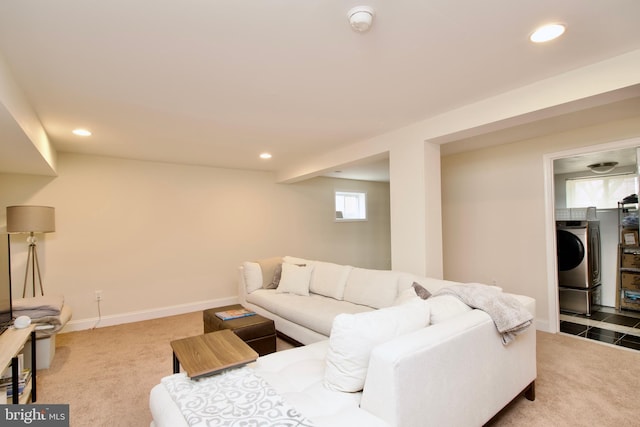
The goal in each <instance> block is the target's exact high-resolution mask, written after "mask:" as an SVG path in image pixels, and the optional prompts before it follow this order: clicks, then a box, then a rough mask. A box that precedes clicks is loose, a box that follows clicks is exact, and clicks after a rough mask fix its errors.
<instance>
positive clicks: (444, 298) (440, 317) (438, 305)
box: [424, 295, 472, 325]
mask: <svg viewBox="0 0 640 427" xmlns="http://www.w3.org/2000/svg"><path fill="white" fill-rule="evenodd" d="M424 303H425V304H426V305H427V306H428V307H429V311H430V312H431V324H432V325H435V324H436V323H440V322H444V321H445V320H447V319H451V318H452V317H455V316H458V315H460V314H462V313H466V312H467V311H471V310H472V308H471V307H469V306H468V305H467V304H465V303H463V302H462V301H460V300H459V299H458V298H456V297H454V296H453V295H438V296H435V297H431V298H429V299H428V300H426V301H425V302H424Z"/></svg>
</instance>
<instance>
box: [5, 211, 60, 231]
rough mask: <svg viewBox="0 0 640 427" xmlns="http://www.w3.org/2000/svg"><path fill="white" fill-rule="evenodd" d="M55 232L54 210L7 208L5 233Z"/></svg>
mask: <svg viewBox="0 0 640 427" xmlns="http://www.w3.org/2000/svg"><path fill="white" fill-rule="evenodd" d="M52 231H56V221H55V208H52V207H51V206H7V232H9V233H50V232H52Z"/></svg>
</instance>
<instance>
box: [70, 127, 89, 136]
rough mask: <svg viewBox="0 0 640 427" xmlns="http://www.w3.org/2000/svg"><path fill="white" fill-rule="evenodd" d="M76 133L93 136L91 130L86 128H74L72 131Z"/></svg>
mask: <svg viewBox="0 0 640 427" xmlns="http://www.w3.org/2000/svg"><path fill="white" fill-rule="evenodd" d="M71 132H72V133H73V134H74V135H78V136H91V132H89V131H88V130H86V129H74V130H72V131H71Z"/></svg>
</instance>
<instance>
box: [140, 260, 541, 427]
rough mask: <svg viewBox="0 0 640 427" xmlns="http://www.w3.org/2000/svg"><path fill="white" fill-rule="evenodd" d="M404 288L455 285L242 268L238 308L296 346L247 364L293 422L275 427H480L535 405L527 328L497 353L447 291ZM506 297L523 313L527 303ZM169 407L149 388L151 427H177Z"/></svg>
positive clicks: (473, 315)
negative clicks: (265, 320) (520, 406)
mask: <svg viewBox="0 0 640 427" xmlns="http://www.w3.org/2000/svg"><path fill="white" fill-rule="evenodd" d="M279 261H284V263H283V264H282V272H281V275H280V280H279V282H278V280H276V281H275V282H277V283H274V282H273V278H274V276H276V278H277V276H278V274H277V270H278V268H277V267H278V264H279ZM291 266H295V268H294V267H291ZM414 283H416V284H419V285H421V286H422V287H423V288H424V289H426V290H428V291H429V292H430V293H436V294H437V293H438V292H437V291H438V290H439V289H441V288H445V287H451V286H452V285H456V283H455V282H448V281H444V280H438V279H431V278H424V277H416V276H414V275H411V274H407V273H399V272H392V271H377V270H368V269H361V268H355V267H350V266H341V265H337V264H331V263H326V262H321V261H315V260H305V259H301V258H294V257H284V259H271V260H261V261H259V262H245V263H243V266H242V267H241V269H240V302H241V303H242V304H243V305H245V306H246V307H248V308H251V309H253V310H255V311H256V312H258V313H260V314H262V315H263V316H265V317H269V318H271V319H273V320H274V321H275V324H276V329H277V330H278V331H279V332H280V333H283V334H285V335H286V336H287V337H289V338H292V339H294V340H296V341H298V342H300V343H302V344H305V345H304V346H302V347H297V348H294V349H290V350H285V351H281V352H278V353H274V354H270V355H268V356H264V357H260V358H259V359H258V360H257V361H256V362H255V363H253V364H251V365H249V369H250V370H251V372H252V374H255V375H257V376H258V377H259V378H261V379H264V380H266V382H267V383H268V384H269V386H270V387H272V388H273V390H274V393H275V394H276V395H277V396H279V397H281V398H282V399H283V402H286V405H290V406H291V407H292V408H295V410H296V411H298V412H299V413H300V414H302V416H303V417H304V422H300V423H299V424H296V423H291V424H287V423H283V424H282V425H315V426H327V427H341V426H356V425H357V426H360V425H363V426H365V425H366V426H373V427H375V426H398V427H414V426H415V427H418V426H420V427H424V426H465V427H467V426H481V425H483V424H485V423H486V422H487V421H489V420H490V419H491V418H492V417H493V416H494V415H495V414H497V413H498V412H499V411H500V410H501V409H502V408H504V407H505V406H506V405H507V404H508V403H509V402H510V401H511V400H513V399H514V398H516V397H518V396H519V395H520V394H521V393H523V392H524V394H525V396H527V398H529V400H533V399H534V392H535V389H534V381H535V378H536V337H535V328H534V327H533V326H530V327H528V328H526V329H524V330H523V331H520V333H519V334H518V335H517V337H516V338H515V339H514V340H513V341H511V342H509V343H508V345H505V343H504V342H505V341H504V339H503V338H504V337H503V335H502V334H501V333H500V332H499V331H498V330H497V328H496V323H494V320H492V318H491V317H490V316H489V315H488V314H487V313H486V312H484V311H481V310H477V309H471V308H470V307H469V306H467V305H466V304H464V303H462V302H461V301H460V300H458V299H457V298H456V297H453V296H450V295H437V296H432V297H431V298H428V299H426V300H422V299H420V298H419V297H417V296H416V295H415V291H414V288H413V284H414ZM275 285H277V288H275V289H274V288H273V286H275ZM269 288H272V289H269ZM441 292H442V291H441ZM495 292H499V291H495ZM509 298H511V299H512V300H515V301H517V305H518V306H519V308H520V309H521V312H523V313H526V314H527V315H529V316H530V318H532V317H533V314H534V313H535V300H533V299H532V298H529V297H526V296H521V295H510V296H509ZM180 375H182V374H180ZM175 379H176V378H175V376H171V377H167V378H165V379H163V383H164V382H171V381H173V380H175ZM178 380H180V378H178ZM182 380H183V379H182ZM211 381H215V379H214V380H211ZM169 388H171V387H169ZM205 400H206V399H205ZM191 401H193V399H191ZM191 403H192V402H191ZM283 404H284V403H283ZM203 405H204V409H206V405H207V404H206V403H203ZM179 406H180V405H177V404H176V399H175V397H172V395H171V394H170V393H169V391H168V390H167V386H163V384H159V385H157V386H155V387H154V388H153V390H152V392H151V399H150V407H151V412H152V414H153V418H154V422H153V423H152V425H155V426H156V427H162V426H182V425H187V420H186V419H185V413H184V411H181V410H180V407H179ZM191 410H192V408H191ZM243 411H244V412H245V413H246V412H247V411H246V410H245V409H243ZM209 412H211V411H209ZM214 412H215V411H214ZM232 412H233V411H232ZM294 412H295V411H294ZM191 415H192V417H193V414H192V413H191ZM211 416H213V417H215V416H216V415H215V414H214V415H211ZM256 416H257V415H256ZM216 421H220V420H216ZM202 422H203V423H204V422H205V421H204V420H203V421H202ZM238 422H239V423H240V420H238ZM189 423H190V424H191V425H194V424H195V425H197V422H194V419H193V418H192V419H190V420H189ZM216 425H218V424H216ZM220 425H235V424H234V423H233V421H232V422H230V423H229V424H220ZM238 425H240V424H238ZM265 425H269V422H267V423H266V424H265Z"/></svg>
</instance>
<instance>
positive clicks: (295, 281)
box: [276, 262, 313, 296]
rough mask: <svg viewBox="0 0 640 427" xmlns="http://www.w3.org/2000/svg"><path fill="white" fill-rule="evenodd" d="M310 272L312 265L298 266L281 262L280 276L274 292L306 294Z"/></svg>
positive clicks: (307, 292) (307, 293)
mask: <svg viewBox="0 0 640 427" xmlns="http://www.w3.org/2000/svg"><path fill="white" fill-rule="evenodd" d="M312 272H313V266H312V265H305V266H300V265H295V264H289V263H288V262H283V263H282V276H280V284H278V287H277V288H276V292H277V293H291V294H296V295H303V296H308V295H309V283H310V282H311V273H312Z"/></svg>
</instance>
